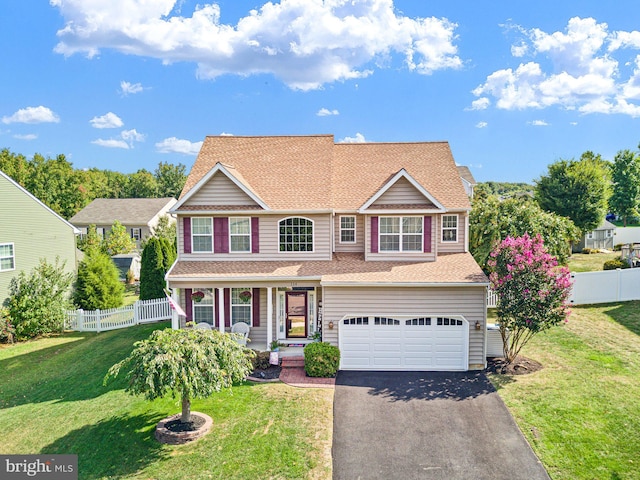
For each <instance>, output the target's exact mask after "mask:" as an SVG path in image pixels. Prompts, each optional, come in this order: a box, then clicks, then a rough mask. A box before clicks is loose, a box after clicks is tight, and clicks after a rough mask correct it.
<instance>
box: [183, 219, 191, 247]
mask: <svg viewBox="0 0 640 480" xmlns="http://www.w3.org/2000/svg"><path fill="white" fill-rule="evenodd" d="M182 230H183V232H184V242H183V243H184V253H191V217H184V218H183V219H182Z"/></svg>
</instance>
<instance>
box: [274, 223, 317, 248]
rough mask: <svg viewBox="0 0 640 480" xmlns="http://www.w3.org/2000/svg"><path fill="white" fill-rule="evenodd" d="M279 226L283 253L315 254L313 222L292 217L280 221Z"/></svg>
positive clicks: (280, 244) (280, 246)
mask: <svg viewBox="0 0 640 480" xmlns="http://www.w3.org/2000/svg"><path fill="white" fill-rule="evenodd" d="M278 226H279V235H280V241H279V248H280V251H281V252H313V221H311V220H309V219H308V218H300V217H290V218H285V219H284V220H280V222H279V223H278Z"/></svg>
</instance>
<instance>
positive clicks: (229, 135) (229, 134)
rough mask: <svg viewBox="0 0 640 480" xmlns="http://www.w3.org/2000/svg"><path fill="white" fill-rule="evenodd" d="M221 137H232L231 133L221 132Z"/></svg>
mask: <svg viewBox="0 0 640 480" xmlns="http://www.w3.org/2000/svg"><path fill="white" fill-rule="evenodd" d="M220 136H221V137H233V133H227V132H222V133H221V134H220Z"/></svg>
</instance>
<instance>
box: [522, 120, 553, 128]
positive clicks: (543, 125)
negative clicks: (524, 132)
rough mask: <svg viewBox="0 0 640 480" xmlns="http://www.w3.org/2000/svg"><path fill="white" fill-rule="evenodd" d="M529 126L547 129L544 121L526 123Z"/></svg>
mask: <svg viewBox="0 0 640 480" xmlns="http://www.w3.org/2000/svg"><path fill="white" fill-rule="evenodd" d="M527 123H528V124H529V125H533V126H534V127H547V126H548V125H549V124H548V123H547V122H545V121H544V120H533V121H531V122H527Z"/></svg>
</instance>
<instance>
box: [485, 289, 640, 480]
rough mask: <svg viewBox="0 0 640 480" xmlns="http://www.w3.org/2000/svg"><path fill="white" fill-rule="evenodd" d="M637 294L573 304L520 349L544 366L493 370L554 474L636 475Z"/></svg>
mask: <svg viewBox="0 0 640 480" xmlns="http://www.w3.org/2000/svg"><path fill="white" fill-rule="evenodd" d="M639 334H640V302H627V303H617V304H607V305H596V306H584V307H573V313H572V314H571V316H570V318H569V323H568V324H566V325H564V326H562V327H560V328H554V329H551V330H550V331H548V332H547V333H544V334H540V335H537V336H536V337H534V339H533V340H532V341H531V343H530V344H529V345H528V346H527V347H526V348H525V350H524V351H523V355H524V356H526V357H529V358H532V359H535V360H538V361H539V362H541V363H542V364H543V365H544V369H543V370H541V371H539V372H536V373H533V374H530V375H522V376H515V377H505V376H500V375H492V376H491V380H492V382H493V383H494V384H495V385H496V386H497V387H498V389H499V393H500V396H501V397H502V398H503V399H504V401H505V403H506V404H507V406H508V407H509V409H510V410H511V411H512V413H513V414H514V416H515V418H516V421H517V422H518V424H519V426H520V428H521V430H522V431H523V433H524V434H525V436H526V437H527V439H528V440H529V442H530V443H531V445H532V447H533V449H534V450H535V452H536V454H537V455H538V456H539V458H540V459H541V460H542V462H543V463H544V465H545V467H546V468H547V471H548V472H549V474H550V476H551V478H553V479H554V480H556V479H567V480H569V479H571V480H573V479H607V480H609V479H612V480H616V479H637V478H640V473H639V472H640V457H639V456H638V452H640V401H639V400H638V399H640V372H639V370H638V369H639V367H640V336H639Z"/></svg>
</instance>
